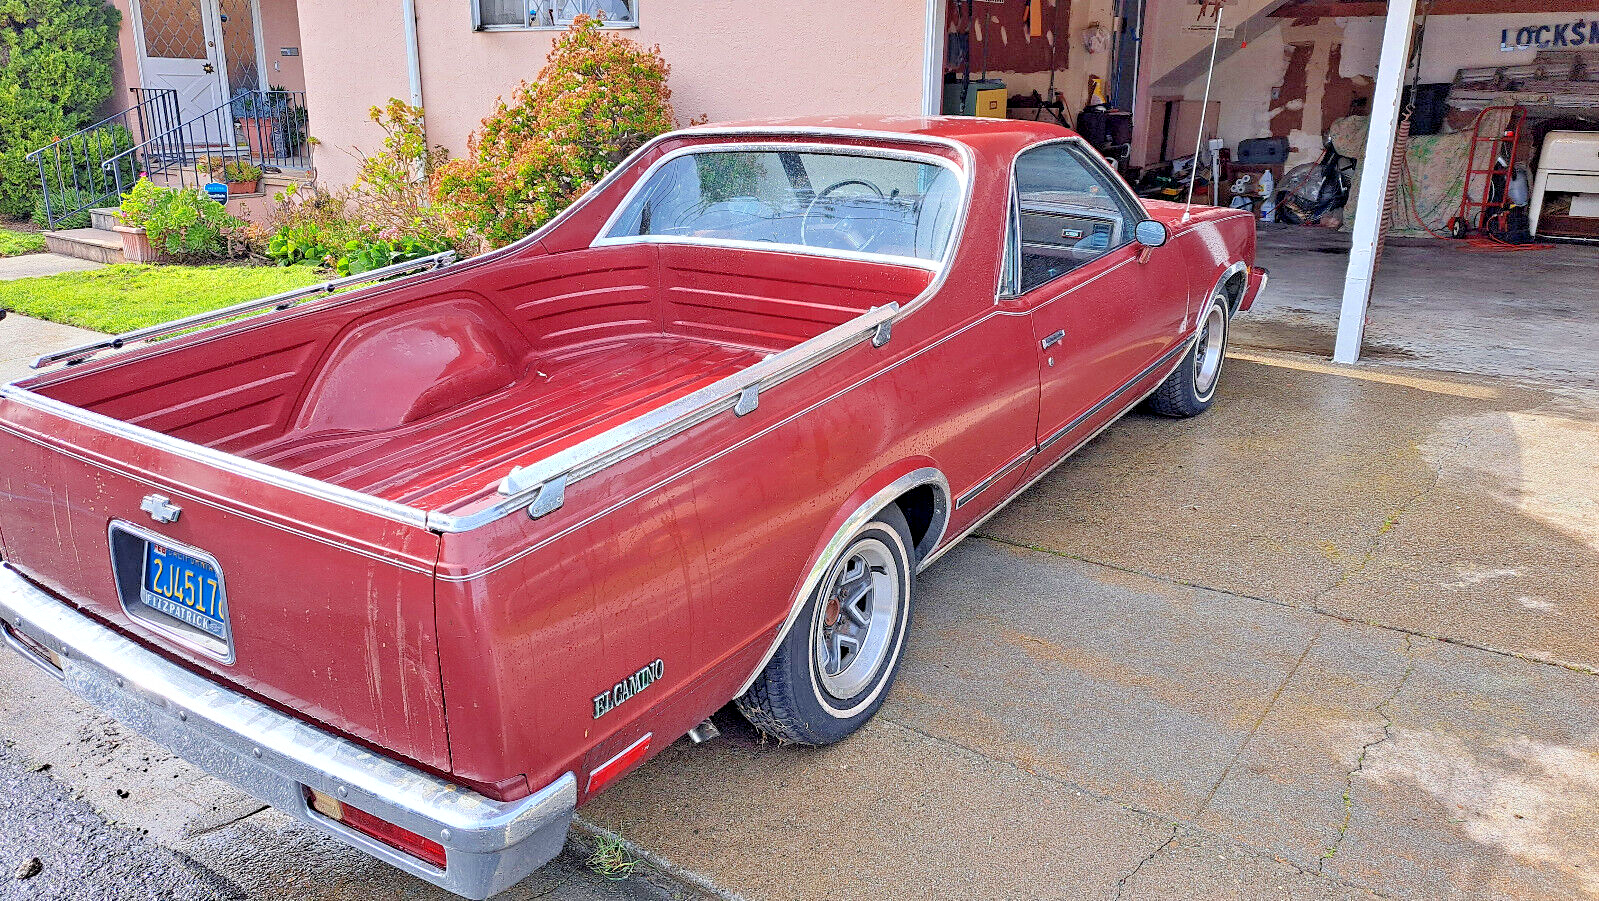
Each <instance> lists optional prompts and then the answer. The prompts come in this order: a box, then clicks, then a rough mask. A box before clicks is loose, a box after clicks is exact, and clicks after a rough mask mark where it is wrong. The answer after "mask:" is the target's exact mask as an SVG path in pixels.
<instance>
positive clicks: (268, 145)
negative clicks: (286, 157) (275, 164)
mask: <svg viewBox="0 0 1599 901" xmlns="http://www.w3.org/2000/svg"><path fill="white" fill-rule="evenodd" d="M287 99H288V95H286V94H279V93H277V92H275V91H251V92H250V93H248V94H241V95H240V96H239V97H238V98H237V99H235V100H234V101H233V115H234V117H235V118H236V119H237V120H238V123H239V129H240V130H241V131H243V132H244V142H245V143H246V144H247V145H249V147H250V156H252V157H254V158H256V159H270V158H272V157H274V156H276V155H277V154H276V150H277V128H278V119H279V118H281V116H282V113H283V112H284V111H285V110H284V109H283V107H284V106H285V102H284V101H286V100H287Z"/></svg>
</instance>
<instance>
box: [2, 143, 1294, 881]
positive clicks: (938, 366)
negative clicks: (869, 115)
mask: <svg viewBox="0 0 1599 901" xmlns="http://www.w3.org/2000/svg"><path fill="white" fill-rule="evenodd" d="M1254 252H1255V235H1254V226H1253V224H1252V220H1251V219H1250V217H1249V216H1248V215H1246V214H1244V213H1241V212H1238V211H1235V210H1224V209H1214V208H1199V209H1197V210H1195V211H1193V212H1192V213H1191V214H1190V213H1188V212H1185V211H1184V209H1183V208H1182V207H1179V206H1174V205H1170V204H1164V203H1149V202H1140V201H1139V200H1138V199H1137V198H1135V197H1134V196H1133V194H1132V193H1131V192H1130V191H1128V189H1127V186H1126V185H1125V184H1124V183H1123V182H1122V180H1121V179H1120V178H1118V177H1117V176H1116V174H1115V173H1114V172H1113V171H1112V170H1111V169H1109V168H1107V166H1106V165H1105V163H1104V162H1103V161H1102V160H1101V159H1100V158H1099V157H1098V156H1096V155H1095V154H1094V152H1093V151H1092V150H1091V149H1090V148H1089V147H1088V146H1087V145H1086V144H1085V143H1084V142H1083V141H1082V140H1081V139H1079V138H1077V137H1075V136H1073V135H1072V134H1070V133H1068V132H1066V131H1063V130H1061V129H1058V128H1055V127H1052V126H1047V125H1041V124H1034V123H1025V122H1012V121H1003V120H982V119H918V118H905V119H880V120H821V121H788V122H769V123H764V124H755V125H743V126H723V127H704V128H694V129H690V130H687V131H680V132H676V133H673V134H669V135H666V136H664V137H661V138H659V139H657V140H654V141H651V142H650V143H649V144H648V145H647V146H645V147H644V148H643V149H642V150H640V151H639V152H638V153H636V154H634V155H633V157H632V158H631V159H629V160H627V161H626V162H625V163H624V164H623V165H622V166H621V167H620V168H618V169H617V170H616V171H615V172H613V173H612V174H611V175H610V176H608V177H607V178H606V179H605V180H604V181H602V182H601V183H600V184H599V185H598V186H597V187H596V188H595V189H594V190H593V191H591V192H589V194H588V195H587V196H586V197H585V198H584V199H583V200H582V201H580V202H579V203H577V204H576V205H574V206H573V207H572V208H571V209H569V210H567V211H566V212H565V213H564V214H563V215H561V216H560V217H558V218H557V219H556V220H555V221H553V222H551V223H550V224H549V225H548V226H546V227H545V228H543V229H541V230H540V231H539V232H537V233H536V234H533V235H530V236H528V237H527V238H525V239H523V240H521V241H519V242H517V243H516V244H514V245H512V246H510V247H507V248H505V249H504V250H501V251H499V252H496V253H492V254H488V255H485V256H482V257H478V258H476V259H472V260H467V261H464V262H455V261H453V260H452V259H451V258H450V257H449V256H448V255H441V256H440V257H438V258H430V259H428V260H423V261H418V262H413V263H408V264H402V265H400V266H398V267H392V270H393V271H392V272H391V271H382V272H379V273H375V274H373V275H377V276H387V275H391V274H400V273H402V272H408V273H409V274H408V275H406V277H403V278H396V279H393V280H389V281H383V282H380V283H377V284H375V285H373V284H368V285H366V286H364V287H357V288H355V289H354V290H349V291H346V292H344V293H333V292H334V289H335V288H339V287H344V284H341V283H330V285H329V286H326V287H325V289H322V290H314V291H310V292H301V293H298V294H291V295H283V296H280V297H274V298H268V299H266V300H263V301H260V302H256V303H253V304H247V305H242V306H241V307H235V308H230V309H227V310H222V311H219V312H217V313H215V314H209V315H207V316H203V317H196V318H194V319H190V320H184V321H181V322H177V323H172V324H169V325H167V326H161V327H156V328H153V329H146V330H143V331H140V332H135V333H131V334H127V335H122V336H119V337H117V338H114V339H107V340H106V341H104V342H100V343H96V344H92V345H88V346H85V347H80V348H74V349H72V350H70V351H66V352H64V353H61V354H54V355H51V356H49V357H46V358H43V359H41V360H40V361H39V363H38V364H37V365H38V367H39V368H41V369H46V370H47V371H45V372H44V373H43V374H40V375H37V376H34V377H32V378H30V379H28V380H25V381H21V382H18V383H15V384H12V385H9V386H7V387H5V388H4V389H3V393H0V457H3V459H4V460H5V461H6V465H5V467H4V468H3V470H0V495H3V504H0V550H3V554H4V560H5V565H4V568H3V570H0V619H3V621H4V623H3V631H4V637H5V639H6V641H7V642H8V643H9V644H10V645H11V646H12V647H13V648H14V649H16V650H17V651H19V652H20V653H22V654H23V655H24V656H25V657H27V658H28V659H30V660H32V661H34V662H35V663H38V664H39V665H40V666H41V667H42V668H44V669H45V670H46V671H47V672H49V673H51V674H52V675H54V676H56V677H57V678H61V679H63V680H65V682H66V684H67V686H68V687H69V688H71V689H72V690H73V691H75V692H77V693H78V694H80V695H82V696H83V697H85V698H87V699H88V700H89V701H91V702H93V703H94V704H96V705H98V706H100V707H102V708H104V709H106V710H107V711H109V712H110V713H111V714H112V715H114V716H116V717H118V718H119V719H121V720H123V721H125V722H126V723H127V724H128V725H129V726H131V727H133V728H135V729H137V730H139V731H141V732H143V733H145V734H147V735H149V736H151V737H152V738H154V739H156V740H158V741H160V742H163V743H165V744H167V745H169V746H170V747H172V748H173V749H174V750H175V751H177V753H179V754H181V755H183V756H185V757H187V758H189V759H191V760H193V761H195V762H196V763H198V764H200V765H202V766H204V767H207V768H208V769H210V770H211V771H213V772H215V773H217V774H218V775H219V776H221V777H222V778H224V779H226V780H228V781H230V782H232V783H234V784H235V785H237V786H238V787H240V788H242V789H243V790H245V791H248V792H250V793H252V794H254V795H255V796H256V797H259V798H261V799H262V800H264V801H266V802H268V803H271V804H273V805H275V806H277V807H278V808H280V809H282V810H284V811H286V812H287V813H289V814H291V815H293V816H296V817H298V818H300V819H302V820H304V821H306V822H308V823H310V824H312V825H314V826H315V827H317V828H319V829H322V830H324V831H326V832H329V833H331V834H333V835H335V836H337V837H339V838H340V839H342V840H344V841H346V842H348V843H350V844H352V845H355V846H356V847H359V848H361V849H363V850H365V851H367V852H369V853H371V854H373V855H375V856H377V857H379V858H381V859H383V860H386V861H388V862H390V863H392V864H393V865H395V866H397V867H400V868H402V869H404V870H406V871H408V872H411V873H414V874H416V875H418V876H420V877H421V878H423V879H426V880H429V881H430V882H434V883H437V884H438V885H441V886H444V887H445V888H448V889H450V890H452V891H454V892H457V893H459V894H462V895H465V896H468V897H472V898H483V897H486V896H488V895H492V894H494V893H496V892H498V891H501V890H503V889H505V888H507V887H509V886H511V885H513V884H514V883H516V882H517V881H518V880H520V879H521V878H522V877H524V876H526V875H527V874H528V873H529V872H530V871H532V870H533V869H534V868H536V867H538V866H540V865H541V864H543V863H544V862H545V861H547V860H549V859H550V858H551V857H552V856H554V855H555V854H556V853H557V851H558V850H559V849H560V847H561V845H562V841H563V837H564V835H565V832H566V829H567V825H568V823H569V822H570V820H571V817H572V812H573V809H574V808H575V807H577V806H578V805H579V804H582V803H583V802H584V801H585V800H586V799H587V798H589V797H590V796H591V795H593V794H594V793H595V792H598V791H600V790H601V789H602V788H603V787H604V786H605V785H607V784H609V783H610V782H611V781H612V780H614V779H615V778H617V776H619V775H621V774H622V773H624V772H626V771H627V770H629V769H630V768H632V767H635V766H637V765H638V764H639V762H641V761H643V760H645V759H647V758H649V757H650V755H652V754H654V753H656V752H658V751H659V750H661V749H662V748H663V747H665V746H666V745H668V744H670V743H671V742H672V741H673V740H675V739H677V738H678V737H680V736H682V735H684V734H685V733H690V732H691V730H693V735H694V737H696V738H698V737H702V735H703V733H702V732H700V731H699V728H698V727H699V725H700V724H701V723H702V722H704V721H705V720H706V719H707V717H709V716H710V714H711V713H712V712H713V711H715V710H716V709H718V708H719V707H721V706H723V705H724V704H726V703H727V702H728V701H729V700H730V699H736V700H737V702H738V706H739V708H740V709H741V710H742V711H743V712H744V713H745V715H746V716H748V717H749V719H750V720H751V721H752V722H753V723H754V724H755V725H756V726H757V727H759V728H760V729H761V730H762V731H764V732H766V733H769V734H771V735H774V736H777V737H779V738H782V739H785V740H791V741H797V742H805V743H811V744H825V743H828V742H835V741H838V740H840V739H842V738H844V737H845V736H847V735H849V734H850V733H851V732H852V731H854V730H855V729H858V728H859V727H860V726H861V724H862V723H864V722H865V721H866V720H867V719H868V718H870V717H871V716H872V714H873V712H874V711H876V710H877V708H878V706H879V705H880V704H881V703H882V701H883V696H884V693H885V692H886V691H888V689H889V687H890V685H891V684H892V683H893V680H894V674H895V670H896V668H897V666H898V664H899V661H900V658H901V656H902V654H903V651H904V642H905V636H906V627H907V624H908V623H909V621H910V615H911V607H912V604H913V597H914V586H915V581H916V574H917V572H919V571H920V570H922V569H924V568H926V567H927V566H928V565H930V564H931V563H932V562H933V561H934V560H936V559H937V558H938V556H939V555H940V554H942V553H943V552H945V551H947V550H948V549H949V548H950V547H951V546H953V545H954V544H955V543H956V542H958V541H959V540H960V539H961V538H962V536H964V535H966V534H967V533H969V532H970V531H971V530H972V529H973V528H975V527H976V526H977V525H978V524H979V523H980V522H982V520H983V519H984V517H986V516H988V515H989V514H991V513H993V512H994V511H995V510H997V509H998V508H999V507H1000V506H1002V505H1003V504H1004V503H1005V502H1006V501H1007V500H1009V499H1010V498H1012V497H1014V496H1015V495H1016V494H1017V493H1018V492H1020V491H1022V490H1023V489H1025V488H1026V487H1027V486H1028V485H1029V484H1031V483H1032V482H1033V481H1035V480H1037V479H1038V478H1039V477H1040V476H1042V475H1043V474H1044V473H1047V472H1048V471H1049V470H1050V468H1051V467H1053V466H1055V465H1056V464H1058V463H1059V462H1060V461H1061V460H1062V459H1064V458H1065V457H1066V456H1068V455H1069V454H1071V453H1072V452H1073V451H1074V450H1076V449H1077V448H1079V447H1081V446H1082V445H1083V444H1084V443H1085V442H1087V441H1088V440H1089V439H1091V438H1092V437H1093V436H1094V435H1095V434H1096V433H1097V432H1099V431H1100V430H1101V429H1103V428H1105V427H1106V426H1107V425H1109V424H1110V423H1111V422H1113V421H1114V420H1115V419H1116V418H1117V417H1119V416H1121V415H1122V414H1123V413H1125V412H1126V411H1127V410H1128V409H1130V408H1132V407H1133V406H1135V405H1137V404H1139V403H1141V402H1144V403H1147V405H1148V406H1149V407H1150V408H1151V409H1153V410H1155V411H1156V412H1159V413H1164V414H1167V415H1172V416H1192V415H1194V414H1196V413H1199V412H1202V411H1203V410H1205V408H1206V407H1208V406H1210V404H1211V400H1212V398H1213V397H1214V394H1215V391H1216V388H1217V383H1218V377H1219V375H1220V371H1221V368H1222V363H1223V357H1224V351H1225V349H1226V345H1227V330H1228V322H1229V319H1230V318H1231V317H1232V316H1233V315H1234V314H1235V313H1237V312H1239V311H1240V310H1245V309H1248V308H1249V306H1250V303H1251V302H1252V301H1253V299H1254V297H1255V295H1256V294H1257V293H1258V292H1259V290H1260V289H1261V287H1262V285H1263V284H1264V282H1265V272H1264V271H1263V270H1261V269H1258V268H1255V267H1253V258H1254ZM373 275H368V276H363V277H361V278H360V279H356V280H354V281H361V280H363V279H365V280H368V281H370V279H371V278H372V277H373ZM349 281H351V280H346V283H348V282H349ZM248 313H254V314H256V315H251V316H245V317H244V318H242V319H241V318H240V317H241V316H242V315H243V314H248ZM202 326H205V327H203V328H197V327H202ZM157 338H162V339H165V340H160V341H158V342H155V341H154V339H157ZM152 342H153V343H152ZM60 363H66V364H69V365H65V366H59V367H57V366H56V364H60Z"/></svg>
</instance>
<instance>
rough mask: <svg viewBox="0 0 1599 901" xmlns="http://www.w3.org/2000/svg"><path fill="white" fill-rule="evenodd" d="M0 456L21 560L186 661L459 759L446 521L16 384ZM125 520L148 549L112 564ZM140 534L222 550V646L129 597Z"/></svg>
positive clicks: (41, 577)
mask: <svg viewBox="0 0 1599 901" xmlns="http://www.w3.org/2000/svg"><path fill="white" fill-rule="evenodd" d="M0 459H3V460H4V461H5V464H4V466H3V468H0V535H3V536H4V537H3V541H4V547H3V550H4V554H5V558H6V562H7V563H8V564H10V565H11V566H13V567H14V568H16V569H17V570H18V571H19V572H20V573H22V574H23V575H24V576H27V577H28V578H30V579H32V580H34V581H35V582H37V583H38V584H40V585H41V586H43V587H45V588H47V589H48V590H50V591H52V592H54V593H55V594H57V595H59V596H60V597H62V598H63V599H65V600H66V601H67V602H69V603H71V604H74V605H76V606H78V607H80V608H81V609H83V610H84V611H86V612H88V613H91V614H92V615H94V616H95V617H97V618H99V619H100V620H102V621H104V622H106V623H108V624H110V625H111V626H113V627H115V628H117V629H118V630H120V631H122V632H124V633H125V634H127V635H130V636H132V637H134V638H136V639H137V640H139V641H141V642H142V643H144V644H146V645H149V646H151V647H154V648H156V649H157V650H159V651H161V652H163V653H165V654H167V655H168V656H170V657H173V658H176V659H178V660H180V661H182V662H184V663H186V664H188V665H189V666H190V667H191V668H196V669H199V670H202V671H204V672H205V673H208V674H210V675H211V676H213V677H215V678H216V679H218V680H220V681H222V682H225V683H227V684H230V685H232V686H235V687H237V688H239V689H242V690H244V691H246V692H249V693H253V694H255V695H256V696H258V697H260V698H261V699H263V700H265V701H267V702H269V703H273V704H276V705H278V706H280V707H282V708H284V709H286V710H288V711H290V712H293V713H295V714H297V715H300V716H303V717H306V718H309V719H311V720H314V721H317V722H319V723H322V724H324V725H326V726H328V727H330V728H332V729H334V730H336V731H339V732H343V733H345V734H348V735H350V736H352V737H355V738H357V739H360V740H364V741H367V742H370V743H372V744H374V745H377V746H379V747H381V748H384V749H387V750H388V751H390V752H392V753H394V754H397V755H400V756H403V757H406V758H409V759H411V760H413V761H415V762H417V763H419V764H422V765H423V766H425V767H431V768H434V769H436V770H440V771H447V770H448V768H449V752H448V745H447V742H446V735H445V724H444V706H443V698H442V692H441V688H440V679H439V670H438V651H437V643H436V639H435V634H434V606H433V603H434V602H433V574H434V569H435V565H436V562H437V554H438V536H437V535H435V534H433V533H431V532H429V531H427V530H426V529H425V528H424V527H423V526H422V524H420V523H409V522H403V521H399V520H398V519H396V518H395V517H393V516H385V515H383V514H382V511H379V510H366V509H359V508H358V507H357V506H356V505H353V504H351V503H349V502H348V499H345V500H344V501H343V502H340V501H338V500H337V499H329V498H327V497H319V496H316V492H312V491H307V490H305V488H304V486H295V485H293V484H286V483H277V482H274V481H272V480H270V479H265V478H260V477H257V476H256V475H253V474H251V473H250V472H249V471H247V470H246V469H241V468H234V467H229V466H226V465H220V463H221V462H225V461H218V460H216V459H206V458H205V457H204V456H203V455H200V456H197V455H195V454H191V453H186V452H184V449H183V448H181V447H163V446H161V445H160V443H159V442H152V441H148V440H141V438H140V436H138V435H130V434H123V433H119V432H117V431H116V430H113V429H108V428H105V427H103V424H96V422H95V418H94V417H93V416H92V415H89V416H76V415H71V414H70V413H68V414H63V411H62V410H59V409H51V408H50V406H49V405H48V404H41V405H36V404H34V403H31V402H25V401H20V400H18V399H16V398H15V396H10V397H6V398H3V399H0ZM160 498H165V499H166V500H167V502H169V503H170V504H171V505H172V506H173V507H176V508H177V509H178V510H179V511H180V512H179V513H178V515H177V518H176V519H175V520H174V521H171V522H161V521H158V519H157V516H156V515H154V514H152V513H151V512H150V510H147V509H143V508H145V507H149V508H151V509H153V510H155V511H156V512H157V513H160V512H161V510H160V507H159V499H160ZM113 524H118V525H115V526H114V525H113ZM121 524H125V527H124V526H123V525H121ZM113 533H115V534H116V535H119V536H128V535H133V536H142V538H141V539H140V540H139V541H133V540H132V539H130V538H128V537H119V538H116V539H115V541H116V542H117V543H118V547H119V548H121V549H122V552H121V556H122V558H123V559H124V560H127V559H128V558H129V557H130V551H129V550H128V548H130V547H133V546H137V548H138V551H137V554H136V555H135V556H137V557H138V559H137V560H135V561H134V562H132V563H128V562H123V563H120V564H119V565H118V566H117V567H114V566H113V562H112V549H111V545H112V544H113V538H112V537H111V536H112V534H113ZM145 540H148V541H153V542H155V543H156V544H157V545H158V546H159V547H171V548H173V549H175V550H176V551H177V552H178V553H180V554H186V555H187V556H189V557H191V558H198V559H207V558H209V559H210V560H211V561H213V562H214V564H215V567H216V568H217V569H218V570H219V571H220V583H221V585H222V586H223V593H222V596H223V597H225V605H226V606H225V611H224V612H225V621H226V623H227V627H226V629H225V630H223V631H224V632H231V635H230V636H228V637H229V638H230V641H229V643H228V645H227V648H226V650H227V652H226V653H222V652H221V643H220V641H218V640H216V639H214V638H213V637H212V636H209V635H201V636H199V638H200V639H206V640H204V641H202V640H197V639H196V636H195V634H194V633H193V632H186V631H185V630H184V629H183V628H182V626H181V624H178V623H177V622H176V621H175V620H172V619H170V618H163V617H161V616H150V615H149V609H148V608H146V607H144V606H141V604H140V603H138V602H137V601H135V602H133V603H131V605H130V607H125V606H124V599H125V598H126V597H127V596H128V595H129V594H130V591H131V593H132V594H133V596H134V597H138V594H139V591H140V589H139V587H138V586H139V580H140V579H141V578H142V575H140V574H138V573H134V572H132V570H139V569H142V568H143V567H145V566H147V565H148V566H149V567H150V568H151V569H155V568H156V567H155V564H153V563H150V564H146V563H145V561H144V557H143V555H144V545H143V543H142V541H145ZM130 541H133V543H132V544H130ZM195 552H198V553H195ZM130 567H131V568H132V569H131V570H130ZM115 571H121V572H123V582H122V585H123V588H122V590H121V591H120V592H119V588H118V580H117V578H116V575H115ZM130 586H131V589H130ZM204 596H205V595H204V591H203V590H202V592H201V597H202V598H203V597H204ZM130 608H131V609H133V610H134V612H136V613H139V614H141V616H139V617H135V616H130V614H129V609H130ZM179 612H182V611H179ZM208 642H209V643H208ZM229 657H231V661H230V660H228V659H227V658H229Z"/></svg>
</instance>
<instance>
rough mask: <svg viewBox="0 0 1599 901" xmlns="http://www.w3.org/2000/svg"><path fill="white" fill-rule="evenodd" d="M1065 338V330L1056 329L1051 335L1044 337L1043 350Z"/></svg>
mask: <svg viewBox="0 0 1599 901" xmlns="http://www.w3.org/2000/svg"><path fill="white" fill-rule="evenodd" d="M1065 338H1066V330H1065V329H1058V330H1057V331H1056V332H1055V333H1054V334H1053V335H1050V336H1049V337H1048V338H1045V339H1044V349H1045V350H1049V349H1050V348H1051V347H1054V346H1055V345H1057V344H1059V343H1060V342H1061V341H1063V340H1065Z"/></svg>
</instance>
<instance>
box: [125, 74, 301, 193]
mask: <svg viewBox="0 0 1599 901" xmlns="http://www.w3.org/2000/svg"><path fill="white" fill-rule="evenodd" d="M305 108H306V107H305V92H304V91H272V90H267V91H260V90H250V91H240V92H239V93H237V94H234V95H233V96H232V97H229V98H228V99H227V100H225V101H223V102H222V103H220V104H218V105H217V106H215V107H212V108H211V109H209V110H206V111H205V112H203V113H200V114H199V115H196V116H193V117H191V118H189V119H184V120H182V121H178V122H177V124H176V125H173V126H171V127H169V128H167V129H165V130H164V131H162V132H160V133H159V134H154V135H150V136H148V137H147V138H146V140H144V141H143V142H142V143H140V144H138V145H136V146H134V147H130V148H129V149H127V150H125V151H123V152H122V153H119V154H117V155H116V156H114V157H112V158H110V159H108V160H106V161H105V162H104V163H103V164H102V166H103V167H104V168H106V169H108V170H110V171H111V172H112V175H113V177H120V175H121V172H122V170H123V169H124V168H125V167H124V166H122V165H120V163H121V161H122V160H123V159H125V158H129V157H134V158H142V159H144V166H143V171H144V172H145V173H146V174H147V175H149V176H151V177H155V176H158V175H167V174H168V173H171V172H173V171H174V170H176V172H177V177H178V185H179V186H180V187H189V186H190V185H189V182H190V175H189V173H190V169H189V166H190V164H191V163H193V162H194V161H195V160H197V159H198V158H200V157H207V158H210V157H213V156H215V157H220V158H222V159H223V160H225V161H243V162H247V163H251V164H255V165H260V166H263V167H266V166H274V167H277V168H284V167H288V168H302V167H305V166H306V165H308V164H309V162H310V158H309V156H308V154H307V151H308V150H309V148H310V138H309V136H308V135H306V134H305V133H304V123H302V122H299V121H292V122H291V121H287V120H291V119H292V120H297V119H298V118H299V117H301V116H302V115H303V114H304V112H305ZM174 121H177V120H176V119H174ZM247 122H248V123H251V124H248V125H247V124H245V123H247ZM240 135H242V136H243V138H244V144H243V146H240V144H239V143H238V141H239V137H240ZM280 147H281V150H280ZM193 180H194V181H195V185H194V186H195V187H199V186H200V185H202V184H204V183H205V182H206V181H209V180H210V179H201V178H199V176H198V173H196V174H195V177H194V179H193Z"/></svg>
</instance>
